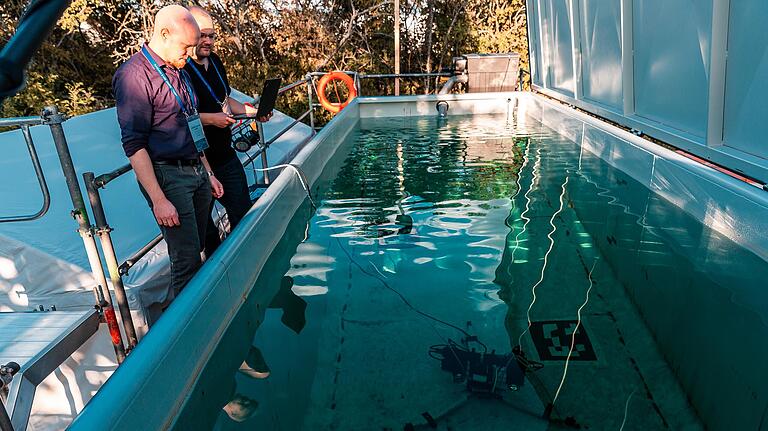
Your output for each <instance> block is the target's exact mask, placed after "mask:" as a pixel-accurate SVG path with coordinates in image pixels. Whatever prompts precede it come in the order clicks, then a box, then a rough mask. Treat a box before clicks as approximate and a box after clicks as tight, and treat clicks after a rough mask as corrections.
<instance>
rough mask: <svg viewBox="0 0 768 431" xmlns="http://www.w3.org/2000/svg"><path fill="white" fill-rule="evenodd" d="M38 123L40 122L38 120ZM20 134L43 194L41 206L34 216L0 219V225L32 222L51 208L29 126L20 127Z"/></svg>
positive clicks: (46, 185)
mask: <svg viewBox="0 0 768 431" xmlns="http://www.w3.org/2000/svg"><path fill="white" fill-rule="evenodd" d="M38 121H39V122H40V121H42V120H41V119H40V118H38ZM21 133H22V134H23V135H24V141H26V143H27V150H29V157H30V159H32V167H34V169H35V175H37V182H38V184H39V185H40V191H41V192H42V193H43V206H42V207H41V208H40V210H39V211H38V212H36V213H34V214H29V215H25V216H13V217H0V223H9V222H18V221H32V220H37V219H39V218H40V217H42V216H44V215H45V213H47V212H48V209H49V208H50V207H51V194H50V192H49V191H48V184H47V183H46V182H45V174H44V173H43V167H42V166H40V158H39V157H38V156H37V150H36V149H35V144H34V142H32V134H31V133H30V131H29V125H26V124H25V125H23V126H21Z"/></svg>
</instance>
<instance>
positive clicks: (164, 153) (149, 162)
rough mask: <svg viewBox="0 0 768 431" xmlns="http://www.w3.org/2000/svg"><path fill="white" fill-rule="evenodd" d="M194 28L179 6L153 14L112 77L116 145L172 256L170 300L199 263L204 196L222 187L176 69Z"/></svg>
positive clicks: (194, 37)
mask: <svg viewBox="0 0 768 431" xmlns="http://www.w3.org/2000/svg"><path fill="white" fill-rule="evenodd" d="M199 37H200V30H199V28H198V26H197V24H196V23H195V20H194V18H193V17H192V15H191V14H190V13H189V12H188V11H187V10H186V9H184V8H183V7H181V6H166V7H164V8H162V9H160V11H158V13H157V15H156V16H155V25H154V29H153V33H152V39H151V40H150V42H149V43H148V44H145V45H144V46H142V47H141V51H140V52H138V53H136V54H134V55H133V56H132V57H131V58H130V59H128V61H126V62H125V63H123V64H122V65H121V66H120V68H118V70H117V72H115V76H114V78H113V79H112V88H113V91H114V94H115V100H116V102H117V103H116V105H117V119H118V122H119V123H120V130H121V134H122V143H123V149H124V150H125V155H126V156H127V157H128V159H129V160H130V162H131V166H133V171H134V172H135V174H136V178H137V179H138V181H139V186H140V188H141V191H142V193H143V194H144V196H145V197H146V199H147V202H148V203H149V206H150V208H151V209H152V212H153V213H154V215H155V218H156V219H157V223H158V225H159V226H160V230H161V231H162V233H163V237H164V239H165V242H166V243H167V245H168V255H169V257H170V260H171V285H170V291H169V292H168V296H167V297H166V300H171V299H173V297H174V296H175V295H176V294H178V293H179V291H181V289H182V288H183V287H184V286H185V285H186V284H187V282H188V281H189V280H190V279H191V278H192V276H193V275H194V274H195V272H196V271H197V269H198V268H200V266H201V265H202V260H201V259H200V252H201V251H202V248H203V242H204V241H205V226H206V220H207V217H208V214H210V203H211V194H213V196H215V197H217V198H218V197H221V194H222V193H223V191H222V187H221V184H219V182H218V181H217V180H216V178H214V177H212V176H209V171H210V167H209V166H208V162H207V161H206V158H205V156H204V154H203V150H204V149H205V147H206V145H207V144H206V142H205V136H204V134H203V133H202V125H201V124H200V119H199V117H198V115H197V97H196V96H195V92H194V91H193V89H192V86H191V85H190V83H189V79H188V77H187V76H186V74H185V73H184V71H183V70H182V69H181V68H183V67H184V65H185V64H186V61H187V57H188V54H187V52H188V50H189V49H190V48H191V47H194V46H196V45H197V42H198V40H199Z"/></svg>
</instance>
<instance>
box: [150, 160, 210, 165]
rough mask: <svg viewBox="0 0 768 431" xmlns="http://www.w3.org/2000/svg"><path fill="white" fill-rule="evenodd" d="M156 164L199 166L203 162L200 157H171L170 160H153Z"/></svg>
mask: <svg viewBox="0 0 768 431" xmlns="http://www.w3.org/2000/svg"><path fill="white" fill-rule="evenodd" d="M152 163H153V164H155V165H170V166H198V165H200V164H202V163H203V162H202V161H200V159H169V160H153V161H152Z"/></svg>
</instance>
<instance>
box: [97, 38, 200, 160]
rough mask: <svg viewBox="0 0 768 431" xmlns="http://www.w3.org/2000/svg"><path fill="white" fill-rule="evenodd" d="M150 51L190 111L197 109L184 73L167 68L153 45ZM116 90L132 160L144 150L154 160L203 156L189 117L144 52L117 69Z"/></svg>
mask: <svg viewBox="0 0 768 431" xmlns="http://www.w3.org/2000/svg"><path fill="white" fill-rule="evenodd" d="M147 50H148V51H149V53H150V55H151V56H152V58H154V60H155V61H156V62H157V64H159V65H160V67H161V68H162V69H163V70H164V71H165V73H166V75H167V76H168V79H169V81H170V82H171V85H173V86H174V88H176V91H177V92H178V93H179V95H180V96H181V98H182V100H183V101H184V103H185V104H186V106H187V109H189V107H191V106H193V100H194V99H193V98H192V97H190V94H189V93H188V92H187V88H186V86H185V85H184V83H183V82H182V78H181V75H180V74H181V73H182V72H181V71H180V70H179V69H176V68H175V67H172V66H169V65H166V64H165V61H164V60H163V59H162V58H160V56H158V55H157V54H156V53H155V52H154V51H152V50H151V49H150V48H149V46H147ZM112 91H113V92H114V94H115V100H116V101H117V120H118V122H119V123H120V130H121V132H122V142H123V149H124V150H125V155H126V156H128V157H131V156H132V155H134V154H135V153H136V152H137V151H139V150H141V149H142V148H144V149H146V150H147V152H148V153H149V157H150V158H151V159H152V160H153V161H159V160H177V159H195V158H197V157H199V154H198V152H197V149H196V148H195V143H194V141H193V140H192V134H191V133H190V131H189V127H188V126H187V118H186V116H185V115H184V113H183V112H182V110H181V107H180V106H179V104H178V102H177V101H176V98H175V97H174V96H173V93H171V90H170V88H168V86H167V85H165V83H164V82H163V79H162V78H161V77H160V74H158V73H157V71H156V70H155V69H154V68H153V67H152V65H151V64H150V63H149V61H148V60H147V59H146V57H144V55H143V54H142V53H141V51H139V52H137V53H136V54H134V55H133V56H132V57H131V58H129V59H128V61H126V62H125V63H123V64H122V65H121V66H120V67H119V68H118V69H117V72H115V76H114V77H113V78H112Z"/></svg>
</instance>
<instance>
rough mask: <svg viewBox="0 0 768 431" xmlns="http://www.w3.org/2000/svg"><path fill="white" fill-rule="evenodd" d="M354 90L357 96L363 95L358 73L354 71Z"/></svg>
mask: <svg viewBox="0 0 768 431" xmlns="http://www.w3.org/2000/svg"><path fill="white" fill-rule="evenodd" d="M355 90H356V91H357V95H358V96H362V95H363V87H362V86H361V85H360V74H359V73H355Z"/></svg>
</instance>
